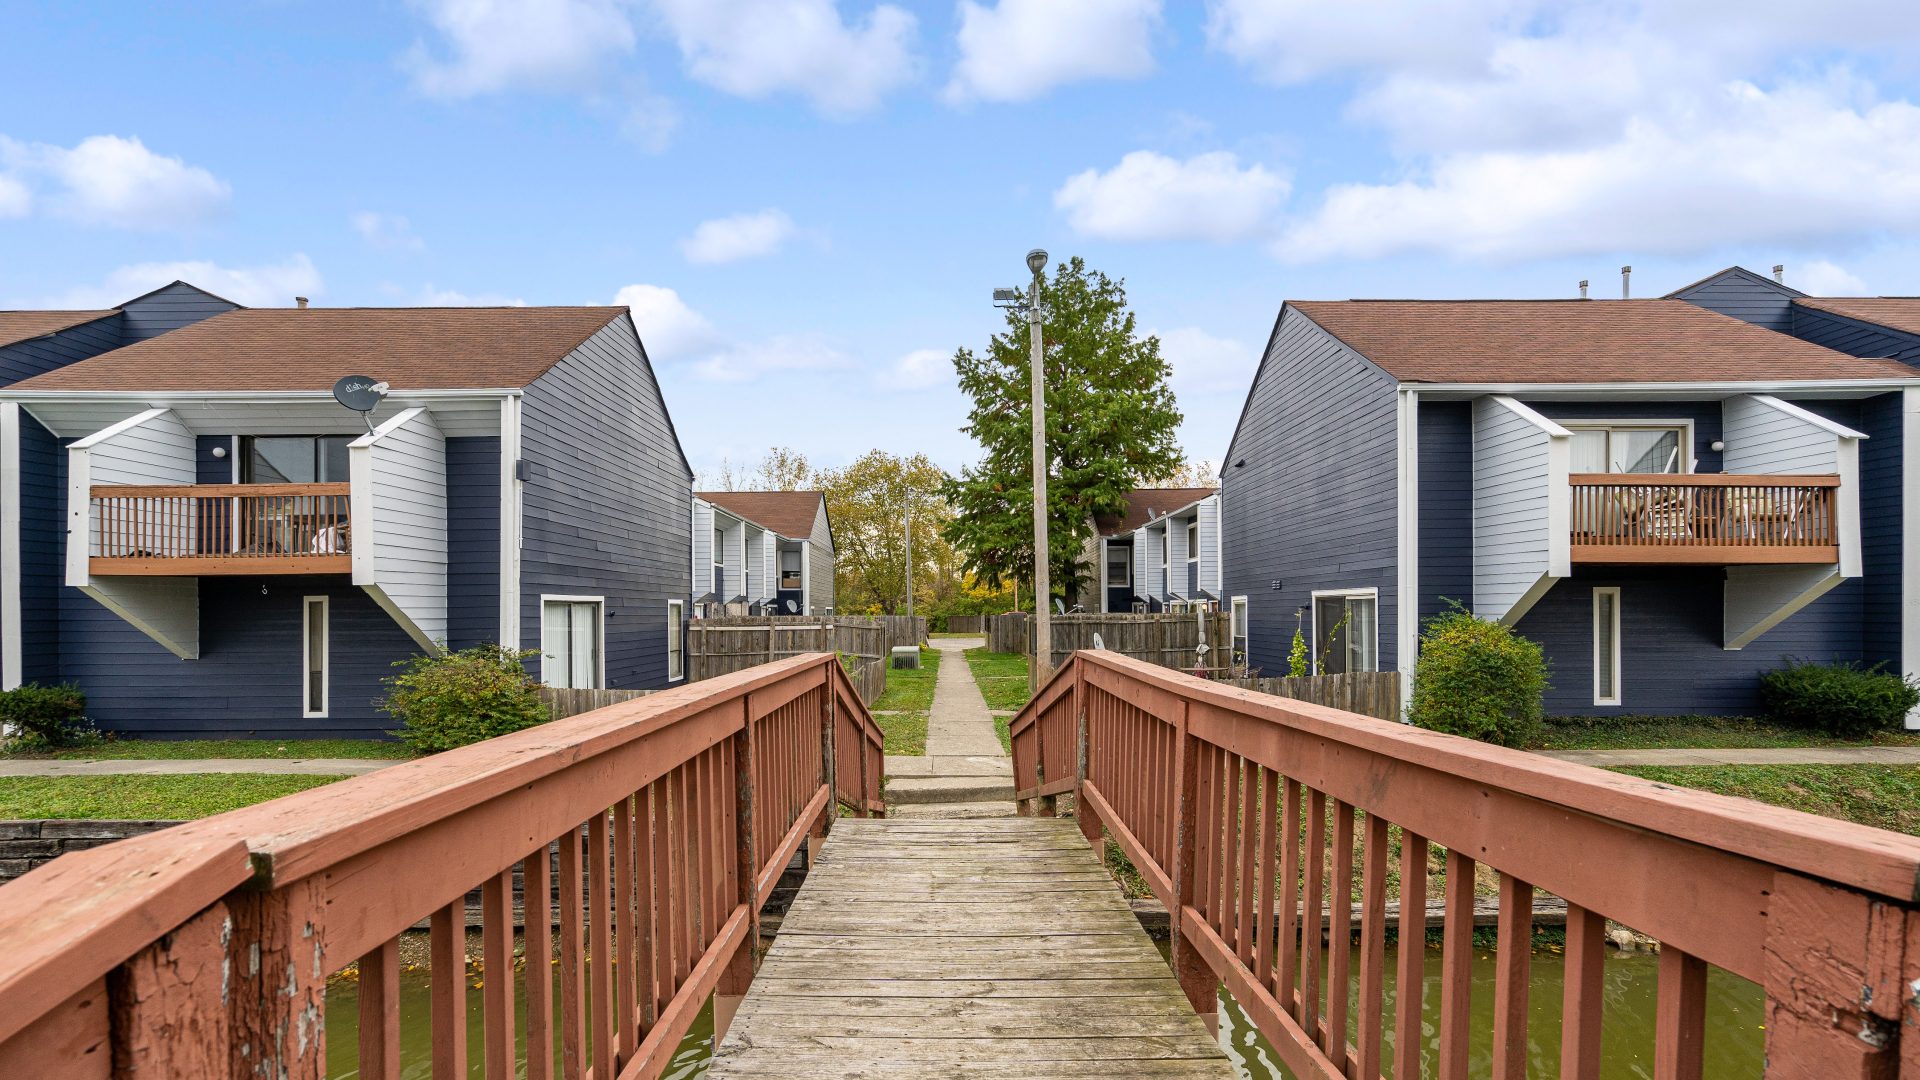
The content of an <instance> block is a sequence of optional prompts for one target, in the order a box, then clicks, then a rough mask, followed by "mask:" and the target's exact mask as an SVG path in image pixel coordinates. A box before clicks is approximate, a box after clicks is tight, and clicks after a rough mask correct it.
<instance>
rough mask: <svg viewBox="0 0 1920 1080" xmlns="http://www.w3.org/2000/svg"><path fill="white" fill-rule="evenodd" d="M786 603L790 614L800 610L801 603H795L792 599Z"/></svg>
mask: <svg viewBox="0 0 1920 1080" xmlns="http://www.w3.org/2000/svg"><path fill="white" fill-rule="evenodd" d="M786 605H787V614H789V615H791V614H793V613H794V612H796V611H799V610H800V605H798V604H796V603H794V602H793V601H791V600H788V601H786Z"/></svg>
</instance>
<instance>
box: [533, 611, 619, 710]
mask: <svg viewBox="0 0 1920 1080" xmlns="http://www.w3.org/2000/svg"><path fill="white" fill-rule="evenodd" d="M540 600H541V612H542V618H541V620H540V681H541V682H544V683H546V684H547V685H548V686H558V687H564V688H566V689H570V690H598V689H601V688H602V687H603V686H605V685H606V683H605V676H606V665H605V664H604V663H603V662H602V655H601V648H600V639H601V609H602V607H603V606H604V601H603V600H602V599H601V598H600V597H597V596H561V597H551V596H543V597H541V598H540Z"/></svg>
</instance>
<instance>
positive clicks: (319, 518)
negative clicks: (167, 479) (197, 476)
mask: <svg viewBox="0 0 1920 1080" xmlns="http://www.w3.org/2000/svg"><path fill="white" fill-rule="evenodd" d="M352 490H353V485H351V484H343V483H318V484H93V485H91V486H90V487H89V488H88V492H89V495H90V507H89V511H88V516H89V518H90V521H89V524H88V533H89V535H88V537H87V553H88V556H89V557H90V558H91V559H94V560H99V561H98V562H96V563H95V564H94V565H95V566H97V567H99V568H101V569H103V570H106V571H109V572H114V573H157V572H165V571H167V570H168V569H169V566H168V565H167V564H169V563H170V562H171V561H172V560H176V559H188V560H194V561H195V562H196V563H199V564H216V563H217V564H222V565H233V564H241V565H239V566H238V567H237V568H236V572H238V571H244V570H245V569H246V567H248V566H252V567H256V568H259V567H264V566H265V565H266V564H267V563H268V562H272V563H275V564H277V565H279V566H283V567H285V566H290V565H293V564H294V563H298V564H300V566H304V568H305V569H308V570H314V571H316V572H319V571H324V570H331V569H334V568H336V565H337V564H339V563H341V562H343V561H344V557H345V556H347V555H348V554H349V552H350V550H351V548H352V541H353V529H352V526H353V522H352V520H351V518H352V513H351V506H350V503H351V498H352ZM307 564H311V565H307ZM204 568H205V566H204V565H203V569H204ZM296 568H298V567H296ZM175 572H178V571H177V569H176V570H175ZM212 572H219V571H217V570H216V571H212Z"/></svg>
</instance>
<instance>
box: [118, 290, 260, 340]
mask: <svg viewBox="0 0 1920 1080" xmlns="http://www.w3.org/2000/svg"><path fill="white" fill-rule="evenodd" d="M286 302H287V303H289V304H291V303H293V297H291V296H289V297H287V298H286ZM239 306H240V305H239V304H236V303H234V302H233V301H231V300H222V299H221V298H220V297H218V296H215V295H213V294H212V293H210V292H206V291H204V290H202V289H196V288H194V287H193V286H192V285H189V284H187V283H186V282H184V281H176V282H174V283H173V284H171V285H168V286H165V287H163V288H159V289H155V290H154V291H152V292H150V293H148V294H146V295H145V296H141V297H136V298H135V299H132V300H129V301H127V302H126V303H124V304H121V305H120V310H121V312H122V314H123V319H124V322H123V323H122V335H121V338H122V339H121V342H120V344H122V345H131V344H133V343H134V342H136V341H145V340H147V339H148V338H150V337H159V336H160V335H161V334H164V333H166V332H167V331H169V330H178V329H180V328H181V327H183V326H190V325H192V324H194V323H197V322H199V321H200V320H201V319H209V318H212V317H213V316H215V315H218V314H220V313H221V312H225V311H232V310H233V309H234V308H237V307H239Z"/></svg>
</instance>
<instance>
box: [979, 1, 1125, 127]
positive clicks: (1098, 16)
mask: <svg viewBox="0 0 1920 1080" xmlns="http://www.w3.org/2000/svg"><path fill="white" fill-rule="evenodd" d="M1159 20H1160V0H999V3H998V4H997V5H996V6H994V7H991V8H989V7H983V6H981V5H980V4H977V3H974V2H973V0H961V2H960V33H959V38H958V43H959V46H960V60H959V62H958V63H957V64H955V65H954V69H953V80H952V81H951V82H949V83H948V84H947V89H946V98H947V100H948V101H950V102H955V103H961V102H967V101H975V100H981V101H1026V100H1028V99H1031V98H1036V97H1039V96H1040V95H1042V94H1044V93H1046V92H1047V91H1048V90H1051V89H1053V88H1054V87H1056V86H1061V85H1064V84H1066V83H1072V82H1081V81H1084V80H1088V79H1134V78H1139V77H1141V76H1143V75H1146V74H1149V73H1150V72H1152V71H1153V44H1152V40H1151V39H1152V33H1153V29H1154V27H1155V25H1156V24H1157V23H1158V22H1159Z"/></svg>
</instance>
